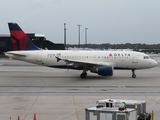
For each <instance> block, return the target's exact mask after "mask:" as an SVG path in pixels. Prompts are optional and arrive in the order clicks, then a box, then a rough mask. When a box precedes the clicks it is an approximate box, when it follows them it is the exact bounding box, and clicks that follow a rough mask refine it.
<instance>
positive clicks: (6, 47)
mask: <svg viewBox="0 0 160 120" xmlns="http://www.w3.org/2000/svg"><path fill="white" fill-rule="evenodd" d="M27 35H28V37H29V38H30V39H31V40H32V41H33V43H34V44H35V45H36V46H38V47H39V48H42V49H48V50H65V46H64V44H55V43H53V42H51V41H49V40H46V38H45V36H44V35H43V34H34V33H27ZM12 50H13V46H12V43H11V37H10V34H0V54H2V53H3V52H6V51H12Z"/></svg>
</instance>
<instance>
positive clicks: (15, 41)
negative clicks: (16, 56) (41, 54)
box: [8, 23, 40, 51]
mask: <svg viewBox="0 0 160 120" xmlns="http://www.w3.org/2000/svg"><path fill="white" fill-rule="evenodd" d="M8 26H9V30H10V35H11V41H12V45H13V50H15V51H16V50H39V49H40V48H38V47H37V46H35V45H34V43H33V42H32V40H30V39H29V37H28V36H27V35H26V34H25V33H24V32H23V30H22V29H21V28H20V27H19V26H18V24H17V23H8Z"/></svg>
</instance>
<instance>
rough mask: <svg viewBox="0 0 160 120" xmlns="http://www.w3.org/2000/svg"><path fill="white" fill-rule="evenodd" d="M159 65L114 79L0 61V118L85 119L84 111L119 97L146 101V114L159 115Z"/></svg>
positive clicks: (121, 72)
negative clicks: (102, 100)
mask: <svg viewBox="0 0 160 120" xmlns="http://www.w3.org/2000/svg"><path fill="white" fill-rule="evenodd" d="M156 59H159V58H158V57H157V58H156ZM159 71H160V64H158V66H157V67H155V68H152V69H146V70H137V71H136V75H137V78H135V79H133V78H132V77H131V71H130V70H114V75H113V76H112V77H102V76H98V75H97V74H93V73H90V72H88V76H87V78H86V79H81V78H80V77H79V76H80V74H81V72H82V71H74V70H64V69H54V68H47V67H43V66H37V65H33V64H29V63H25V62H21V61H16V60H0V111H1V112H0V119H3V120H9V117H11V118H12V120H17V117H18V115H19V116H20V117H21V120H32V119H33V114H34V113H36V114H37V120H49V119H52V120H85V108H88V107H93V106H96V101H97V100H100V99H108V98H113V99H114V98H118V99H134V100H145V101H147V112H151V111H152V110H154V113H155V117H154V118H155V119H154V120H159V118H160V115H159V112H160V79H159V78H160V72H159Z"/></svg>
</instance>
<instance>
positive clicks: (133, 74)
mask: <svg viewBox="0 0 160 120" xmlns="http://www.w3.org/2000/svg"><path fill="white" fill-rule="evenodd" d="M132 78H136V74H135V72H134V69H132Z"/></svg>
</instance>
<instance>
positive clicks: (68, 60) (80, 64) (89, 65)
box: [56, 57, 115, 67]
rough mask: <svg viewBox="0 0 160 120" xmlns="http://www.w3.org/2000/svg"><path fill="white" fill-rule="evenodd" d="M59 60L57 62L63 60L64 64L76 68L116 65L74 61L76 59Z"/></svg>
mask: <svg viewBox="0 0 160 120" xmlns="http://www.w3.org/2000/svg"><path fill="white" fill-rule="evenodd" d="M56 58H57V62H58V61H60V60H62V61H64V62H66V63H67V64H73V65H75V66H83V67H84V66H86V67H87V66H88V67H94V66H102V65H106V66H113V67H114V66H115V64H114V63H112V62H95V61H93V62H92V61H82V60H74V59H61V58H58V57H56Z"/></svg>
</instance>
